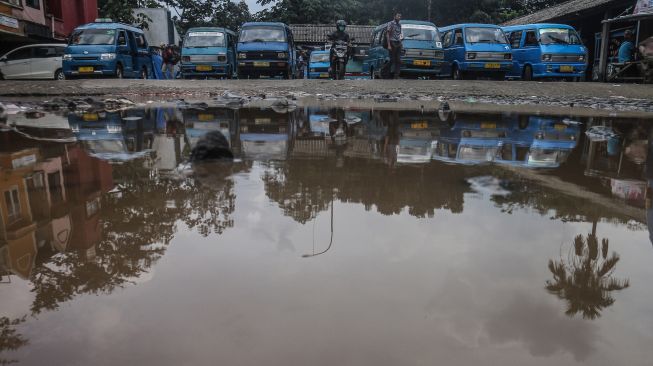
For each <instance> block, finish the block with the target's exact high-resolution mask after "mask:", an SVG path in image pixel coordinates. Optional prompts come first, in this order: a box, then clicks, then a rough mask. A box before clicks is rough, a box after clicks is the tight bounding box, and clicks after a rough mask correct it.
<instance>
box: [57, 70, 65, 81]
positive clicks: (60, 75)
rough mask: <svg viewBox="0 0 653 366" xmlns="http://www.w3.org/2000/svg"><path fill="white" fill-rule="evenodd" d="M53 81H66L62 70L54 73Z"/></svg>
mask: <svg viewBox="0 0 653 366" xmlns="http://www.w3.org/2000/svg"><path fill="white" fill-rule="evenodd" d="M54 80H66V75H65V74H64V73H63V70H61V69H58V70H57V71H55V72H54Z"/></svg>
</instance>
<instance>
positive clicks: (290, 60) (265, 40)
mask: <svg viewBox="0 0 653 366" xmlns="http://www.w3.org/2000/svg"><path fill="white" fill-rule="evenodd" d="M236 51H237V52H238V78H239V79H248V78H259V77H261V76H269V77H274V76H281V77H283V78H284V79H290V78H292V77H293V76H294V75H295V74H296V70H297V64H296V59H297V55H296V52H295V42H294V39H293V34H292V31H291V30H290V27H288V26H287V25H286V24H283V23H266V22H258V23H245V24H243V26H242V28H241V29H240V35H239V36H238V46H237V48H236Z"/></svg>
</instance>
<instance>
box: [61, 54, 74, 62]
mask: <svg viewBox="0 0 653 366" xmlns="http://www.w3.org/2000/svg"><path fill="white" fill-rule="evenodd" d="M63 60H64V61H72V60H73V55H71V54H70V53H66V54H65V55H63Z"/></svg>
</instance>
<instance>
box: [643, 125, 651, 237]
mask: <svg viewBox="0 0 653 366" xmlns="http://www.w3.org/2000/svg"><path fill="white" fill-rule="evenodd" d="M645 174H646V180H647V183H648V184H647V187H646V224H647V226H648V237H649V240H650V241H651V244H653V202H651V200H652V199H653V128H649V131H648V154H647V157H646V169H645Z"/></svg>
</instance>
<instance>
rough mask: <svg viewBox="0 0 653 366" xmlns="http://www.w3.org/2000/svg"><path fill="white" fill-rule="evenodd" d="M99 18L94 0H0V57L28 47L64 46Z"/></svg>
mask: <svg viewBox="0 0 653 366" xmlns="http://www.w3.org/2000/svg"><path fill="white" fill-rule="evenodd" d="M97 17H98V5H97V0H0V53H4V52H5V51H8V50H10V49H13V48H15V47H17V46H20V45H24V44H28V43H53V42H63V41H65V39H66V37H67V36H68V35H69V34H70V32H71V31H72V30H73V29H74V28H75V27H77V26H78V25H80V24H85V23H90V22H92V21H93V20H95V19H96V18H97Z"/></svg>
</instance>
